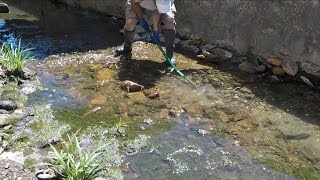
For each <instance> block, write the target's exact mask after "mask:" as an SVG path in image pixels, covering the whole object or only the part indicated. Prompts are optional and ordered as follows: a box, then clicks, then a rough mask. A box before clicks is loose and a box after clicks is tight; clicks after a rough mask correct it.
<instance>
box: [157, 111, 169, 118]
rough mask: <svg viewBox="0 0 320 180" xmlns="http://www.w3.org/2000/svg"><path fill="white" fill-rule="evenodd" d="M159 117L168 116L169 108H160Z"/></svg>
mask: <svg viewBox="0 0 320 180" xmlns="http://www.w3.org/2000/svg"><path fill="white" fill-rule="evenodd" d="M159 117H160V118H162V119H167V118H169V110H168V109H162V110H161V111H160V113H159Z"/></svg>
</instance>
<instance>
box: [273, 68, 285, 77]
mask: <svg viewBox="0 0 320 180" xmlns="http://www.w3.org/2000/svg"><path fill="white" fill-rule="evenodd" d="M272 73H273V74H274V75H275V76H284V75H285V74H286V73H285V72H284V70H283V69H282V68H280V67H274V68H272Z"/></svg>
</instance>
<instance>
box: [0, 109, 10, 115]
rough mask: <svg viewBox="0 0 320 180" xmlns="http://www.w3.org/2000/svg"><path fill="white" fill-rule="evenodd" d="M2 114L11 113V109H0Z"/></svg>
mask: <svg viewBox="0 0 320 180" xmlns="http://www.w3.org/2000/svg"><path fill="white" fill-rule="evenodd" d="M0 114H9V111H7V110H4V109H0Z"/></svg>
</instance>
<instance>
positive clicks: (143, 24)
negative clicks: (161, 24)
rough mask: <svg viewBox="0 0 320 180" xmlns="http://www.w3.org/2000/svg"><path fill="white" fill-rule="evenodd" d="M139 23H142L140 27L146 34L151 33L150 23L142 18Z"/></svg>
mask: <svg viewBox="0 0 320 180" xmlns="http://www.w3.org/2000/svg"><path fill="white" fill-rule="evenodd" d="M139 22H140V26H141V27H142V28H143V29H144V30H145V31H146V32H151V29H150V26H149V24H148V22H147V21H146V20H145V19H144V18H141V19H140V21H139Z"/></svg>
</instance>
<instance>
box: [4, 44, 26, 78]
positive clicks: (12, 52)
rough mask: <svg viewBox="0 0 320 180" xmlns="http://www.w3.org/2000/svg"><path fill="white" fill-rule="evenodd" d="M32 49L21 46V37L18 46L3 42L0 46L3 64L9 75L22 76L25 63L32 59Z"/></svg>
mask: <svg viewBox="0 0 320 180" xmlns="http://www.w3.org/2000/svg"><path fill="white" fill-rule="evenodd" d="M30 50H31V49H27V48H23V47H21V39H20V40H19V43H18V45H17V46H16V47H15V46H14V45H13V44H7V43H5V42H3V43H2V45H1V47H0V63H1V66H2V67H3V69H4V70H5V71H6V72H7V73H8V74H9V75H15V76H20V77H22V76H23V68H24V67H25V63H26V62H27V61H29V60H31V59H32V57H31V56H30V54H31V52H30Z"/></svg>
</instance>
